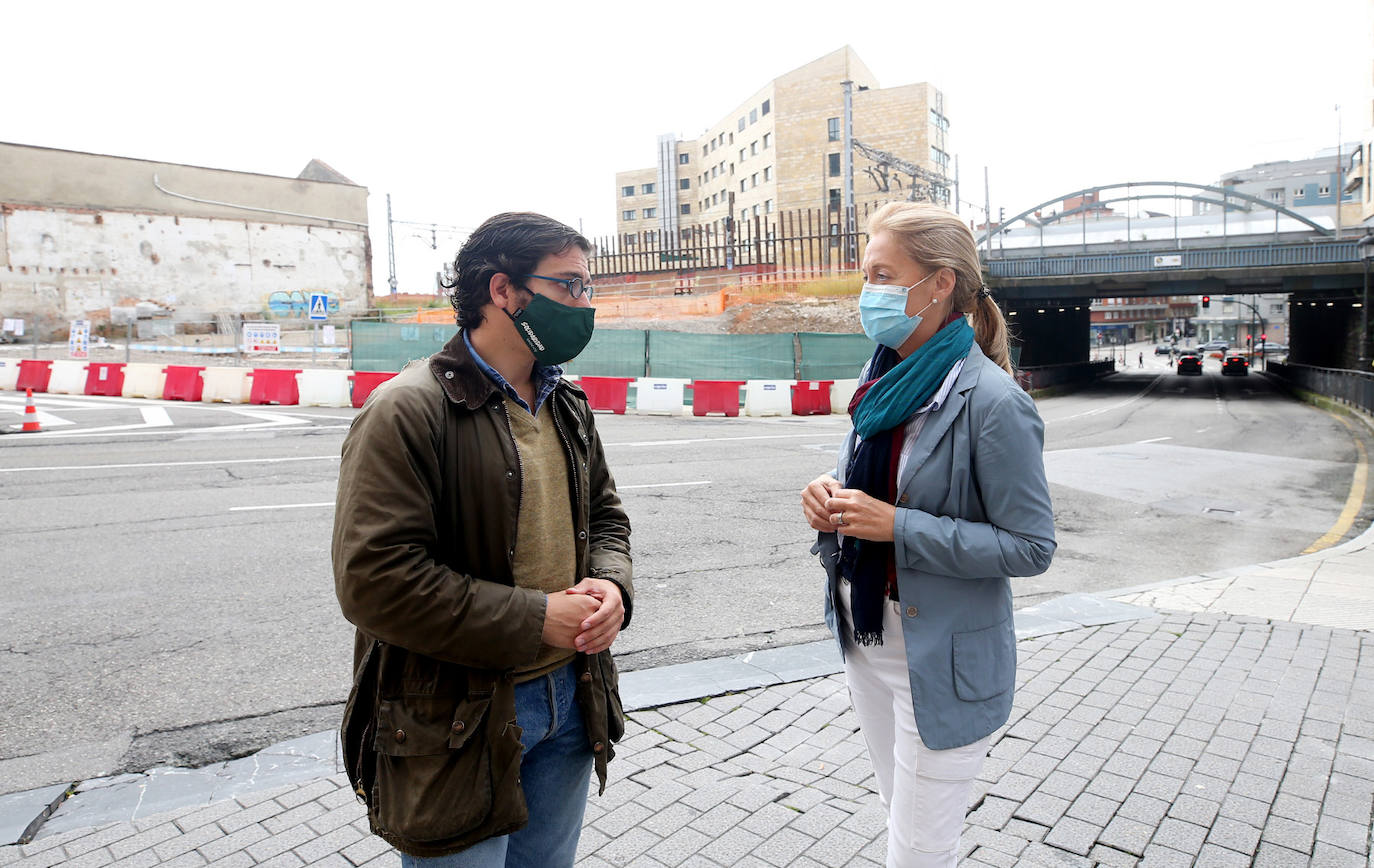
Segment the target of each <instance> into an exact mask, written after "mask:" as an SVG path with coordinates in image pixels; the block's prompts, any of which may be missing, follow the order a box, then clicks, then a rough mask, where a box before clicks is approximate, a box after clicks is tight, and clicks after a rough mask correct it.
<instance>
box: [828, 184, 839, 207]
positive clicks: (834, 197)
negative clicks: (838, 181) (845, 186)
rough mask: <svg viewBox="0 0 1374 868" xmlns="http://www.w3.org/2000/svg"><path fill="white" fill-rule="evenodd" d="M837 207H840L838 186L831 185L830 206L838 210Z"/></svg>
mask: <svg viewBox="0 0 1374 868" xmlns="http://www.w3.org/2000/svg"><path fill="white" fill-rule="evenodd" d="M839 207H840V189H839V188H838V187H832V188H830V208H831V209H832V210H838V209H839Z"/></svg>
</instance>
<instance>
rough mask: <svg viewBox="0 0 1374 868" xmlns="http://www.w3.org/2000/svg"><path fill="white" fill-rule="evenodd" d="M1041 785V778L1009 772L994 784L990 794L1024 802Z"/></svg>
mask: <svg viewBox="0 0 1374 868" xmlns="http://www.w3.org/2000/svg"><path fill="white" fill-rule="evenodd" d="M1039 785H1040V779H1039V778H1037V777H1033V776H1031V775H1023V774H1019V773H1017V772H1008V773H1007V774H1005V775H1003V776H1002V779H1001V780H999V781H998V782H997V783H996V784H994V785H993V788H992V789H991V790H990V791H989V793H988V795H992V796H997V797H999V798H1003V799H1011V800H1013V801H1016V802H1023V801H1025V800H1026V799H1027V798H1029V797H1030V794H1031V793H1033V792H1035V788H1036V787H1037V786H1039Z"/></svg>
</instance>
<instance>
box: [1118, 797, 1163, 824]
mask: <svg viewBox="0 0 1374 868" xmlns="http://www.w3.org/2000/svg"><path fill="white" fill-rule="evenodd" d="M1168 812H1169V802H1168V801H1166V800H1164V799H1156V798H1153V797H1151V796H1147V795H1144V794H1142V793H1138V792H1136V793H1131V794H1130V795H1129V796H1127V797H1126V801H1124V802H1122V803H1121V807H1119V808H1117V809H1116V815H1117V816H1118V817H1126V818H1127V819H1130V820H1138V821H1139V822H1141V823H1145V824H1147V825H1150V826H1158V825H1159V823H1160V821H1161V820H1163V819H1164V815H1165V814H1167V813H1168Z"/></svg>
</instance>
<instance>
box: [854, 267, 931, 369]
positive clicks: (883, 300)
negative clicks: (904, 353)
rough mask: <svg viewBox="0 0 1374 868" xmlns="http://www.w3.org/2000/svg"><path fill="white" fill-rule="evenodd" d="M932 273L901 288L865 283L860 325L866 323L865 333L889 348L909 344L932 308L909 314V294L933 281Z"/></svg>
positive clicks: (860, 301) (927, 306) (861, 295)
mask: <svg viewBox="0 0 1374 868" xmlns="http://www.w3.org/2000/svg"><path fill="white" fill-rule="evenodd" d="M934 274H935V272H934V271H932V272H931V273H930V274H927V275H926V276H925V277H923V278H921V279H920V280H918V281H916V282H915V283H913V284H912V285H911V286H897V285H895V284H886V283H865V284H864V288H863V291H862V292H861V293H859V322H860V323H862V324H863V327H864V334H866V335H868V336H869V338H871V339H872V340H874V341H876V342H877V343H880V344H882V345H883V346H885V347H891V348H892V349H894V350H895V349H897V348H898V347H900V346H901V345H902V344H904V343H906V339H907V338H909V337H911V335H912V332H914V331H916V327H917V326H919V325H920V324H921V314H923V313H925V312H926V311H927V310H929V309H930V304H934V303H935V299H933V298H932V299H931V300H930V304H928V305H926V306H925V307H923V308H921V309H920V310H919V311H918V312H917V313H915V314H914V315H912V316H907V315H906V295H907V293H908V292H910V291H911V290H913V289H915V288H916V287H918V286H920V285H921V284H923V283H925V282H926V281H927V280H930V278H931V276H932V275H934Z"/></svg>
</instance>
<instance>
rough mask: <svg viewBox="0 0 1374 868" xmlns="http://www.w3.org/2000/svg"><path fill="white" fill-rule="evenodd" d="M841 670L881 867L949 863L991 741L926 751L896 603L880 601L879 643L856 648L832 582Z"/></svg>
mask: <svg viewBox="0 0 1374 868" xmlns="http://www.w3.org/2000/svg"><path fill="white" fill-rule="evenodd" d="M838 602H839V604H840V607H841V612H840V614H841V618H840V624H841V625H842V628H841V629H842V630H843V631H844V637H845V643H844V644H845V661H844V673H845V678H846V680H848V682H849V698H850V701H851V702H853V704H854V713H855V715H856V716H857V717H858V718H859V728H860V730H861V732H862V734H863V737H864V743H865V744H867V745H868V756H869V760H870V761H871V762H872V763H873V773H874V777H876V778H877V781H878V795H879V796H880V797H881V798H882V800H883V807H884V808H886V809H887V866H888V868H935V866H947V865H948V866H952V865H954V864H955V861H956V860H957V858H958V855H959V833H960V832H961V831H962V830H963V827H964V815H965V814H966V813H967V812H968V803H969V795H970V793H971V792H972V790H973V781H974V779H975V778H977V777H978V773H979V772H981V771H982V770H983V760H984V759H985V758H986V757H987V752H988V742H989V740H991V738H992V736H991V735H989V736H987V737H985V738H982V739H979V740H978V741H976V742H974V743H973V744H970V745H965V746H964V747H958V748H954V749H952V750H931V749H930V748H928V747H926V746H925V745H924V744H923V743H922V742H921V736H920V735H919V734H918V733H917V730H916V712H915V709H914V708H913V707H912V703H911V677H910V673H909V672H908V670H907V661H906V643H905V642H904V641H903V639H902V615H901V604H900V603H895V602H893V601H891V600H887V601H885V602H884V604H883V644H881V645H869V646H863V645H857V644H856V643H855V642H854V638H853V636H854V634H853V631H852V624H853V621H852V619H851V617H850V614H849V612H850V606H849V582H847V581H844V580H841V581H840V599H839V601H838Z"/></svg>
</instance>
